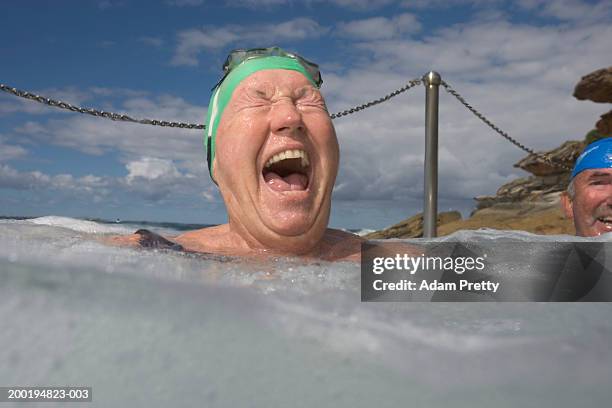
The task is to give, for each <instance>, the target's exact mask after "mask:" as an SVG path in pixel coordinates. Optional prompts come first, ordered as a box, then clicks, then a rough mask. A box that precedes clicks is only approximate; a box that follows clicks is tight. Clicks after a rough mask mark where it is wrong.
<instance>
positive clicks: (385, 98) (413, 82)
mask: <svg viewBox="0 0 612 408" xmlns="http://www.w3.org/2000/svg"><path fill="white" fill-rule="evenodd" d="M421 83H422V80H421V78H415V79H413V80H410V81H408V83H407V84H406V85H404V86H403V87H401V88H399V89H396V90H395V91H393V92H391V93H390V94H388V95H385V96H383V97H382V98H378V99H374V100H373V101H370V102H367V103H364V104H363V105H359V106H355V107H353V108H351V109H347V110H343V111H341V112H337V113H334V114H332V115H331V116H330V117H331V118H332V119H336V118H341V117H342V116H347V115H350V114H352V113H356V112H359V111H361V110H364V109H367V108H369V107H371V106H374V105H378V104H379V103H383V102H386V101H388V100H389V99H391V98H393V97H394V96H397V95H399V94H401V93H403V92H406V91H407V90H409V89H410V88H413V87H415V86H417V85H420V84H421Z"/></svg>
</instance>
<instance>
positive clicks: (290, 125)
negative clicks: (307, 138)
mask: <svg viewBox="0 0 612 408" xmlns="http://www.w3.org/2000/svg"><path fill="white" fill-rule="evenodd" d="M270 115H271V118H270V126H271V128H272V132H273V133H275V134H278V135H283V136H292V135H302V134H303V133H304V131H305V127H304V122H303V121H302V114H301V113H300V111H299V110H298V109H297V107H296V106H295V103H294V102H293V100H291V99H290V98H286V99H285V98H283V100H281V101H277V102H276V103H275V104H274V106H273V107H272V109H271V111H270Z"/></svg>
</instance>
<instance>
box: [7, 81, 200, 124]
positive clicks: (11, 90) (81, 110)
mask: <svg viewBox="0 0 612 408" xmlns="http://www.w3.org/2000/svg"><path fill="white" fill-rule="evenodd" d="M0 90H2V91H4V92H8V93H10V94H13V95H15V96H19V97H21V98H25V99H30V100H32V101H36V102H40V103H42V104H45V105H49V106H54V107H56V108H61V109H66V110H69V111H72V112H78V113H86V114H88V115H92V116H96V117H100V118H106V119H110V120H116V121H123V122H132V123H140V124H143V125H154V126H167V127H172V128H180V129H206V126H205V125H201V124H194V123H182V122H168V121H165V120H156V119H134V118H132V117H130V116H128V115H125V114H120V113H113V112H105V111H102V110H97V109H93V108H81V107H79V106H74V105H71V104H69V103H66V102H62V101H57V100H55V99H50V98H45V97H44V96H40V95H36V94H33V93H30V92H26V91H22V90H19V89H17V88H12V87H10V86H6V85H4V84H0Z"/></svg>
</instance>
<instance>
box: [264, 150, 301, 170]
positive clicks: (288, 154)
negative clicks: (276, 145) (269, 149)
mask: <svg viewBox="0 0 612 408" xmlns="http://www.w3.org/2000/svg"><path fill="white" fill-rule="evenodd" d="M286 159H302V167H308V166H309V165H310V160H309V159H308V153H306V152H305V151H304V150H297V149H296V150H285V151H284V152H280V153H277V154H275V155H274V156H272V157H271V158H270V160H268V162H267V163H266V166H265V167H270V166H271V165H273V164H274V163H276V162H279V161H281V160H286Z"/></svg>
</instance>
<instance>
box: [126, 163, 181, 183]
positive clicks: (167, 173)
mask: <svg viewBox="0 0 612 408" xmlns="http://www.w3.org/2000/svg"><path fill="white" fill-rule="evenodd" d="M125 168H126V169H127V170H128V175H127V176H126V180H127V182H128V184H132V183H133V182H134V180H136V179H139V178H140V179H146V180H155V179H160V178H166V179H175V178H179V177H181V173H180V172H179V171H178V170H177V168H176V166H175V165H174V163H172V161H171V160H165V159H158V158H154V157H143V158H142V159H140V160H136V161H131V162H129V163H128V164H126V165H125Z"/></svg>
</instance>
